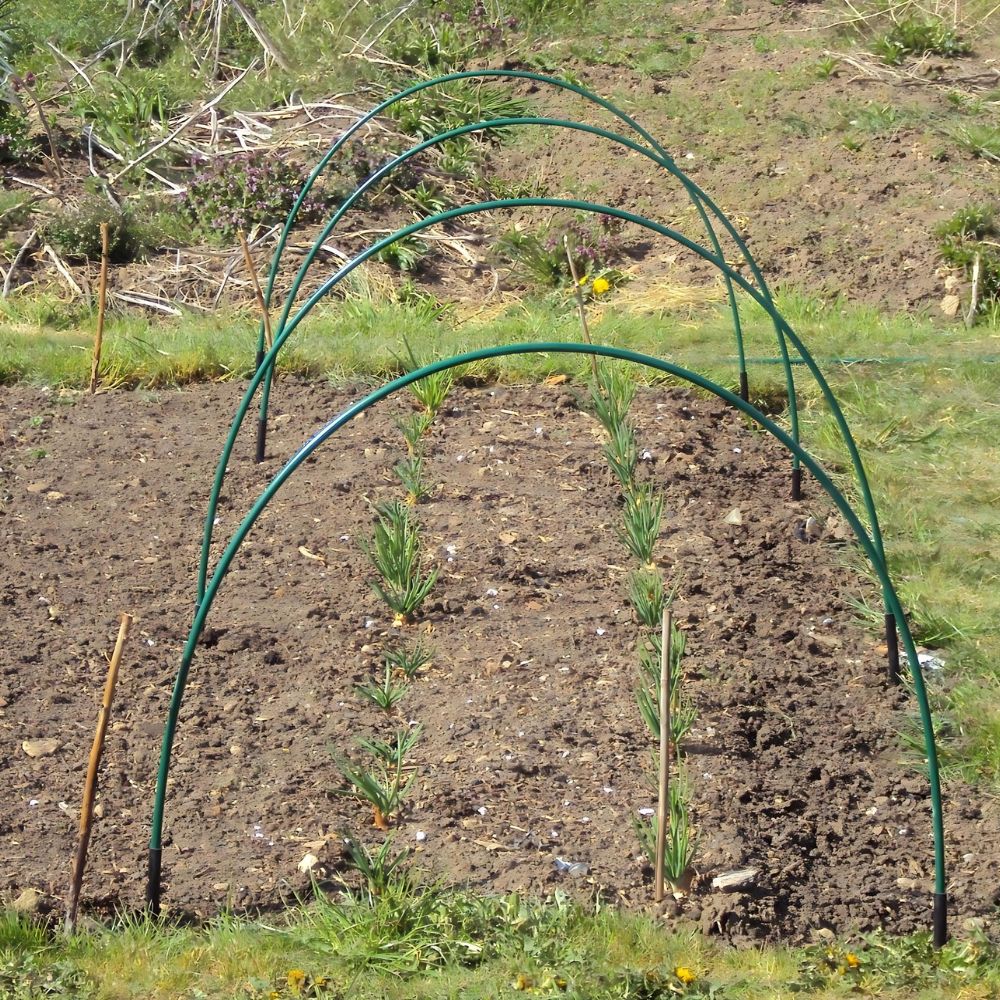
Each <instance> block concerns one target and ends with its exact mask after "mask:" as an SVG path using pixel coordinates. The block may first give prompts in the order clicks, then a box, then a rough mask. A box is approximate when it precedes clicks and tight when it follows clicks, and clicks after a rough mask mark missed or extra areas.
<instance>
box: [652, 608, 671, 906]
mask: <svg viewBox="0 0 1000 1000" xmlns="http://www.w3.org/2000/svg"><path fill="white" fill-rule="evenodd" d="M672 632H673V621H672V616H671V613H670V609H669V608H666V609H664V612H663V629H662V631H661V633H660V789H659V798H658V801H657V803H656V879H655V882H654V886H655V892H656V896H655V899H656V902H657V903H661V902H663V895H664V888H663V869H664V868H665V866H666V848H667V803H668V799H669V796H670V637H671V634H672Z"/></svg>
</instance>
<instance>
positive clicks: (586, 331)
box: [563, 236, 597, 383]
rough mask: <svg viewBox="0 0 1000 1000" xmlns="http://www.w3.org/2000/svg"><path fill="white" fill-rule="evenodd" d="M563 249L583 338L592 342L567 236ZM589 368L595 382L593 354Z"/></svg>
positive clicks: (595, 372) (578, 279) (595, 367)
mask: <svg viewBox="0 0 1000 1000" xmlns="http://www.w3.org/2000/svg"><path fill="white" fill-rule="evenodd" d="M563 249H564V250H565V251H566V261H567V263H568V264H569V274H570V277H571V278H572V279H573V295H574V297H575V298H576V308H577V309H578V310H579V312H580V326H582V327H583V339H584V340H585V341H586V342H587V343H588V344H592V343H593V341H592V340H591V339H590V324H589V323H588V322H587V307H586V306H585V305H584V303H583V292H581V291H580V278H579V275H578V274H577V273H576V261H575V260H573V253H572V251H571V250H570V245H569V237H568V236H564V237H563ZM590 370H591V372H592V374H593V376H594V382H595V383H596V382H597V357H596V356H595V355H593V354H591V356H590Z"/></svg>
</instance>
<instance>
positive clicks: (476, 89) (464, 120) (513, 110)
mask: <svg viewBox="0 0 1000 1000" xmlns="http://www.w3.org/2000/svg"><path fill="white" fill-rule="evenodd" d="M527 110H528V102H527V101H525V100H524V99H523V98H520V97H515V96H514V94H513V93H512V92H511V91H510V90H508V89H507V88H505V87H499V86H488V87H481V86H473V85H470V84H466V83H453V84H450V85H449V86H447V87H443V88H436V89H435V90H433V91H431V90H424V91H421V92H420V93H418V94H414V95H413V96H411V97H409V98H407V99H406V100H404V101H400V102H399V103H398V104H395V105H393V106H392V107H391V108H389V109H388V111H387V113H388V114H389V115H390V116H391V117H392V118H393V119H395V121H396V124H397V126H398V127H399V129H400V131H401V132H404V133H406V134H407V135H412V136H416V137H418V138H421V139H426V138H429V137H430V136H433V135H437V134H438V133H439V132H447V131H450V130H451V129H455V128H458V127H459V126H461V125H468V124H470V123H472V122H487V121H493V120H495V119H499V118H519V117H523V116H524V114H525V113H526V112H527ZM503 131H504V129H503V128H487V129H483V130H482V131H481V132H479V133H477V134H478V135H479V136H480V138H482V139H497V138H499V137H500V135H501V133H502V132H503Z"/></svg>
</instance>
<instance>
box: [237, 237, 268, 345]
mask: <svg viewBox="0 0 1000 1000" xmlns="http://www.w3.org/2000/svg"><path fill="white" fill-rule="evenodd" d="M239 237H240V246H241V247H243V260H244V261H245V262H246V265H247V270H248V271H249V272H250V280H251V281H252V282H253V291H254V297H255V298H256V299H257V308H258V309H259V310H260V315H261V318H262V319H263V320H264V342H265V343H266V345H267V349H268V350H271V347H272V346H273V345H274V336H273V335H272V333H271V316H270V314H269V313H268V311H267V306H266V305H265V304H264V293H263V292H262V291H261V290H260V282H259V281H258V280H257V270H256V268H254V266H253V257H251V256H250V246H249V244H248V243H247V238H246V236H244V235H243V230H242V229H241V230H240V231H239Z"/></svg>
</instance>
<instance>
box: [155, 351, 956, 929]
mask: <svg viewBox="0 0 1000 1000" xmlns="http://www.w3.org/2000/svg"><path fill="white" fill-rule="evenodd" d="M793 342H794V341H793ZM277 347H278V345H277V343H275V345H274V346H273V347H272V349H271V351H272V353H273V352H274V351H275V350H276V349H277ZM538 353H563V354H567V353H569V354H583V355H588V354H589V355H592V356H597V357H606V358H613V359H617V360H621V361H630V362H634V363H636V364H640V365H644V366H646V367H648V368H651V369H653V370H655V371H659V372H662V373H664V374H667V375H671V376H673V377H675V378H678V379H680V380H681V381H684V382H688V383H690V384H691V385H694V386H697V387H699V388H701V389H703V390H705V391H707V392H710V393H712V394H713V395H715V396H717V397H718V398H720V399H722V400H724V401H725V402H727V403H729V404H730V405H731V406H734V407H736V408H737V409H738V410H739V411H741V412H742V413H744V414H745V415H746V416H747V417H749V418H750V419H751V420H753V421H754V422H755V423H756V424H758V425H759V426H760V427H761V428H763V429H764V430H765V431H767V432H768V433H769V434H771V436H772V437H774V438H775V439H776V440H778V441H779V442H780V443H781V444H782V445H784V447H785V448H787V449H788V450H789V451H791V452H792V453H793V454H795V455H796V456H797V457H798V459H799V460H800V462H802V464H803V465H804V466H805V467H806V468H807V469H808V470H809V472H810V473H811V474H812V476H813V477H814V478H815V480H816V482H818V483H819V484H820V486H821V487H822V488H823V490H824V491H825V492H826V493H827V495H828V496H829V497H830V498H831V500H832V501H833V502H834V504H835V505H836V506H837V508H838V510H839V511H840V513H841V514H842V515H843V517H844V519H845V520H846V521H847V523H848V524H849V525H850V527H851V530H852V531H853V532H854V534H855V537H856V539H857V541H858V544H859V545H860V546H861V548H862V550H863V551H864V553H865V555H866V557H867V558H868V560H869V562H870V563H871V565H872V569H873V570H874V571H875V573H876V575H877V576H878V577H879V581H880V583H881V584H882V588H883V592H884V594H885V597H886V602H887V608H888V610H889V612H890V613H891V614H892V615H893V616H894V617H895V620H896V621H897V622H898V624H899V628H900V636H901V639H902V642H903V646H904V650H905V652H906V658H907V663H908V666H909V670H910V674H911V677H912V681H913V687H914V691H915V693H916V696H917V702H918V707H919V714H920V720H921V725H922V728H923V734H924V750H925V753H926V756H927V765H928V777H929V782H930V795H931V816H932V829H933V837H934V873H935V874H934V896H933V918H932V921H933V935H934V943H935V945H936V946H938V947H940V946H941V945H943V944H944V942H945V940H946V938H947V893H946V883H945V862H944V824H943V816H942V807H941V787H940V774H939V769H938V760H937V748H936V744H935V737H934V727H933V721H932V718H931V712H930V706H929V703H928V699H927V692H926V689H925V686H924V682H923V677H922V674H921V670H920V664H919V661H918V659H917V652H916V646H915V644H914V641H913V637H912V635H911V633H910V629H909V626H908V624H907V621H906V617H905V614H904V612H903V609H902V606H901V604H900V602H899V599H898V596H897V594H896V591H895V589H894V587H893V585H892V581H891V579H890V578H889V575H888V572H887V570H886V566H885V559H884V554H883V553H882V552H881V551H880V550H879V548H878V547H876V545H875V543H874V541H873V539H872V537H870V536H869V533H868V531H867V529H866V528H865V526H864V524H863V523H862V522H861V520H860V518H859V517H858V515H857V514H856V513H855V511H854V509H853V508H852V506H851V504H850V502H849V501H848V500H847V498H846V496H845V495H844V494H843V493H842V492H841V491H840V490H839V489H838V488H837V486H836V485H835V484H834V482H833V481H832V479H831V478H830V476H829V475H828V474H827V473H826V471H825V470H824V469H823V467H822V466H821V465H820V463H819V462H818V461H817V460H816V459H815V458H814V457H813V456H811V455H810V454H809V453H808V452H807V451H806V450H805V449H804V448H803V447H802V446H801V444H800V443H798V442H796V441H795V440H793V438H792V437H791V435H790V434H789V433H788V432H787V431H785V430H784V429H783V428H782V427H780V426H779V425H778V424H777V423H775V422H774V421H773V420H771V419H769V418H768V417H767V416H765V415H764V414H763V413H762V412H761V411H760V410H758V409H757V408H756V407H754V406H752V405H751V404H750V403H748V402H747V401H746V400H744V399H742V398H741V397H740V396H738V395H737V394H735V393H733V392H731V391H730V390H728V389H726V388H724V387H723V386H720V385H718V384H717V383H715V382H713V381H711V380H710V379H708V378H705V377H704V376H702V375H699V374H697V373H695V372H692V371H689V370H687V369H685V368H682V367H681V366H679V365H676V364H673V363H672V362H669V361H665V360H661V359H658V358H653V357H650V356H648V355H644V354H639V353H636V352H634V351H627V350H623V349H621V348H615V347H606V346H602V345H596V344H573V343H533V344H519V345H506V346H499V347H492V348H485V349H483V350H479V351H473V352H470V353H466V354H460V355H456V356H454V357H451V358H447V359H444V360H440V361H436V362H433V363H431V364H429V365H425V366H424V367H422V368H420V369H418V370H416V371H413V372H410V373H408V374H406V375H402V376H400V377H399V378H396V379H394V380H392V381H391V382H388V383H386V384H385V385H383V386H382V387H381V388H379V389H376V390H375V391H373V392H371V393H369V394H368V395H367V396H365V397H364V398H363V399H361V400H359V401H358V402H357V403H355V404H354V405H353V406H350V407H348V408H347V409H345V410H343V411H342V412H341V413H340V414H339V415H337V416H336V417H334V418H333V419H332V420H330V421H329V422H328V423H326V424H325V425H324V426H323V427H322V428H321V429H320V430H319V431H317V432H316V433H315V434H313V435H312V437H310V438H309V440H308V441H306V443H305V444H304V445H303V446H302V447H301V448H300V449H299V450H298V451H297V452H296V453H295V454H294V455H293V456H292V457H291V458H290V459H289V460H288V461H287V462H286V464H285V465H284V466H283V467H282V469H281V470H280V471H279V472H278V473H277V474H276V475H275V476H274V477H273V478H272V480H271V482H270V483H269V484H268V485H267V487H266V488H265V489H264V490H263V492H262V493H261V494H260V496H259V497H258V499H257V500H256V501H255V503H254V504H253V505H252V507H251V508H250V510H249V511H248V513H247V514H246V516H245V517H244V519H243V520H242V522H241V523H240V525H239V527H238V528H237V530H236V531H235V533H234V534H233V536H232V538H231V539H230V541H229V543H228V544H227V546H226V548H225V550H224V551H223V553H222V555H221V556H220V558H219V561H218V563H217V565H216V567H215V570H214V572H213V574H212V578H211V580H210V581H209V583H208V585H207V587H206V589H205V592H204V595H203V597H202V599H201V600H200V601H199V603H198V606H197V609H196V611H195V615H194V620H193V622H192V625H191V629H190V632H189V634H188V638H187V642H186V643H185V646H184V652H183V654H182V659H181V664H180V667H179V668H178V671H177V676H176V679H175V682H174V688H173V693H172V696H171V701H170V708H169V711H168V715H167V720H166V723H165V726H164V733H163V743H162V747H161V753H160V762H159V769H158V772H157V780H156V793H155V798H154V805H153V816H152V823H151V832H150V844H149V871H148V882H147V895H148V902H149V905H150V907H151V908H152V910H153V911H154V912H158V910H159V905H160V896H161V887H160V876H161V865H162V832H163V817H164V806H165V798H166V790H167V776H168V773H169V768H170V759H171V752H172V748H173V740H174V735H175V733H176V727H177V719H178V715H179V712H180V707H181V704H182V702H183V698H184V690H185V687H186V684H187V677H188V672H189V670H190V667H191V663H192V661H193V659H194V654H195V650H196V648H197V643H198V639H199V638H200V636H201V633H202V630H203V628H204V625H205V621H206V619H207V616H208V613H209V611H210V609H211V607H212V604H213V602H214V600H215V597H216V594H217V593H218V591H219V588H220V587H221V585H222V582H223V581H224V579H225V577H226V574H227V572H228V571H229V567H230V565H231V564H232V562H233V559H234V558H235V556H236V554H237V553H238V551H239V549H240V547H241V545H242V544H243V541H244V540H245V539H246V537H247V535H248V534H249V533H250V531H251V529H252V528H253V526H254V524H255V522H256V521H257V518H258V517H259V516H260V514H261V513H262V511H263V510H264V508H265V507H266V506H267V504H268V503H269V502H270V501H271V499H273V497H274V496H275V494H276V493H277V492H278V490H279V489H280V488H281V486H282V485H283V484H284V483H285V482H286V481H287V480H288V479H289V477H290V476H291V475H292V474H293V473H294V472H295V470H296V469H297V468H298V467H299V466H300V465H301V464H302V463H303V462H305V461H306V459H308V458H309V457H310V456H311V455H312V454H313V453H314V452H315V451H316V449H317V448H319V447H320V446H321V445H322V444H323V443H325V442H326V441H327V440H329V438H331V437H332V436H333V435H334V434H336V432H337V431H338V430H340V429H341V428H342V427H344V426H345V425H346V424H348V423H349V422H350V421H352V420H353V419H354V418H355V417H357V416H359V415H360V414H361V413H364V412H365V411H366V410H367V409H369V408H370V407H371V406H374V405H375V403H377V402H379V401H381V400H383V399H385V398H387V397H388V396H390V395H392V394H393V393H395V392H397V391H399V390H401V389H403V388H405V387H406V386H408V385H410V384H412V383H413V382H416V381H418V380H419V379H422V378H424V377H426V376H428V375H433V374H435V373H437V372H441V371H445V370H447V369H451V368H456V367H458V366H461V365H465V364H469V363H472V362H476V361H481V360H486V359H488V358H495V357H501V356H505V355H515V354H538ZM261 373H262V372H261V370H258V373H257V374H258V376H259V375H260V374H261Z"/></svg>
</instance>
